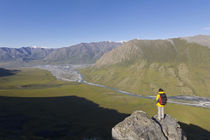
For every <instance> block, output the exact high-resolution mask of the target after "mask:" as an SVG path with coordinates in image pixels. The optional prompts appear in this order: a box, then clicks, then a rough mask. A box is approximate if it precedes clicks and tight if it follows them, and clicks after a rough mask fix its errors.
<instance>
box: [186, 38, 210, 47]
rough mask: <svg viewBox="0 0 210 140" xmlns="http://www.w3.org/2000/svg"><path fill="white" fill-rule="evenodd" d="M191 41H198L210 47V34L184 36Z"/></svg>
mask: <svg viewBox="0 0 210 140" xmlns="http://www.w3.org/2000/svg"><path fill="white" fill-rule="evenodd" d="M182 39H184V40H187V41H188V42H190V43H197V44H200V45H203V46H207V47H209V48H210V36H209V35H196V36H191V37H182Z"/></svg>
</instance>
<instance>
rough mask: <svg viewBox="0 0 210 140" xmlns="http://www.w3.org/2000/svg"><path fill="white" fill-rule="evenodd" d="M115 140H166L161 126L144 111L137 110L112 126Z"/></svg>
mask: <svg viewBox="0 0 210 140" xmlns="http://www.w3.org/2000/svg"><path fill="white" fill-rule="evenodd" d="M112 137H113V139H115V140H166V137H165V136H164V135H163V133H162V132H161V128H160V126H159V125H158V124H157V123H156V122H155V121H154V120H152V119H150V118H148V117H147V115H146V113H145V112H143V111H135V112H134V113H132V114H131V116H129V117H127V118H126V119H125V120H124V121H122V122H120V123H118V124H117V125H116V126H115V127H114V128H112Z"/></svg>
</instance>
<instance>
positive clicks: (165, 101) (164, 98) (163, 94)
mask: <svg viewBox="0 0 210 140" xmlns="http://www.w3.org/2000/svg"><path fill="white" fill-rule="evenodd" d="M159 103H160V104H161V105H165V104H166V103H167V97H166V94H165V93H162V94H160V99H159Z"/></svg>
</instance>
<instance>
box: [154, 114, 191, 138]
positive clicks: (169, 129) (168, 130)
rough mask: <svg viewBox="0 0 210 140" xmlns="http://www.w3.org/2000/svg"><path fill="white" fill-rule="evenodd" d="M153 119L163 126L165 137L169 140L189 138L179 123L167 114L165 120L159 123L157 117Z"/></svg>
mask: <svg viewBox="0 0 210 140" xmlns="http://www.w3.org/2000/svg"><path fill="white" fill-rule="evenodd" d="M153 119H154V120H155V121H156V122H157V123H158V124H159V125H160V126H161V128H162V131H163V133H164V135H165V136H166V137H167V138H168V140H187V137H186V135H185V133H184V131H183V130H182V128H181V126H180V125H179V123H178V121H177V120H176V119H175V118H173V117H171V116H170V115H168V114H166V115H165V118H164V120H162V121H159V120H158V117H157V115H155V116H154V117H153Z"/></svg>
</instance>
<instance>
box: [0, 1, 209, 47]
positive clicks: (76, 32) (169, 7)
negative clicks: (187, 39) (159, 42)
mask: <svg viewBox="0 0 210 140" xmlns="http://www.w3.org/2000/svg"><path fill="white" fill-rule="evenodd" d="M209 7H210V1H209V0H0V47H23V46H32V45H36V46H44V47H65V46H69V45H73V44H77V43H80V42H94V41H104V40H112V41H121V40H131V39H134V38H139V39H157V38H171V37H179V36H191V35H196V34H207V35H210V8H209Z"/></svg>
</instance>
